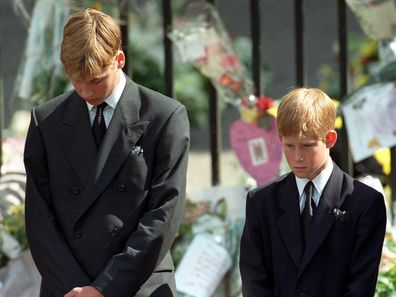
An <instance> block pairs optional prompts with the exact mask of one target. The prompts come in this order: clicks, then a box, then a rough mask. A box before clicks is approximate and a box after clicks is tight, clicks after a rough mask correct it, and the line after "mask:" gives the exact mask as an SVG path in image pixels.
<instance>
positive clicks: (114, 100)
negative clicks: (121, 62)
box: [86, 70, 126, 110]
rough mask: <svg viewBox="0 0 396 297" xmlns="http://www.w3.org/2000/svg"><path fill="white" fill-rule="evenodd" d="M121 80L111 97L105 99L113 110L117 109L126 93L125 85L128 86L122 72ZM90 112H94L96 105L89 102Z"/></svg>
mask: <svg viewBox="0 0 396 297" xmlns="http://www.w3.org/2000/svg"><path fill="white" fill-rule="evenodd" d="M120 72H121V73H120V79H119V80H118V83H117V85H116V86H115V88H114V90H113V92H111V94H110V96H109V97H107V98H106V99H105V102H106V103H107V105H108V106H110V107H111V108H112V109H115V108H116V106H117V104H118V101H120V98H121V95H122V92H123V91H124V88H125V85H126V78H125V74H124V72H122V70H120ZM86 103H87V106H88V110H92V108H93V107H94V105H92V104H89V103H88V102H86Z"/></svg>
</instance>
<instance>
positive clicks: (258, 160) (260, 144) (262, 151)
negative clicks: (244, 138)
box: [248, 137, 268, 166]
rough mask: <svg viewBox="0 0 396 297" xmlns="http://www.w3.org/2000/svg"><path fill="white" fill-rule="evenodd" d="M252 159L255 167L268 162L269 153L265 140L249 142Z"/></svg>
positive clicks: (256, 139)
mask: <svg viewBox="0 0 396 297" xmlns="http://www.w3.org/2000/svg"><path fill="white" fill-rule="evenodd" d="M248 147H249V153H250V159H251V161H252V164H253V166H259V165H262V164H266V163H267V162H268V151H267V146H266V145H265V141H264V138H262V137H259V138H253V139H251V140H249V142H248Z"/></svg>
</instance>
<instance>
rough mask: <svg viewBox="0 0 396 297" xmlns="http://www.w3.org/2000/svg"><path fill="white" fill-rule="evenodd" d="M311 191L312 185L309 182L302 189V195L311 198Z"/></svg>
mask: <svg viewBox="0 0 396 297" xmlns="http://www.w3.org/2000/svg"><path fill="white" fill-rule="evenodd" d="M313 189H314V184H313V182H312V181H309V182H308V183H307V184H306V185H305V188H304V193H305V195H307V197H311V198H312V196H313Z"/></svg>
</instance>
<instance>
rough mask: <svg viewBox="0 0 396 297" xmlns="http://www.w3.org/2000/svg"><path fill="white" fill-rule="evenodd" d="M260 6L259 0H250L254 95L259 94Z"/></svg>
mask: <svg viewBox="0 0 396 297" xmlns="http://www.w3.org/2000/svg"><path fill="white" fill-rule="evenodd" d="M260 27H261V26H260V5H259V0H250V29H251V36H252V71H253V83H254V93H255V95H257V96H258V95H260V92H261V86H260V84H261V78H260V69H261V56H260V53H261V42H260V41H261V38H260V37H261V31H260Z"/></svg>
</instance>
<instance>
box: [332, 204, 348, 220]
mask: <svg viewBox="0 0 396 297" xmlns="http://www.w3.org/2000/svg"><path fill="white" fill-rule="evenodd" d="M330 214H331V215H333V216H334V218H335V220H336V222H343V221H346V220H348V219H349V218H350V214H349V213H348V212H347V211H346V210H341V209H339V208H337V207H335V208H333V209H332V210H330Z"/></svg>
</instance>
